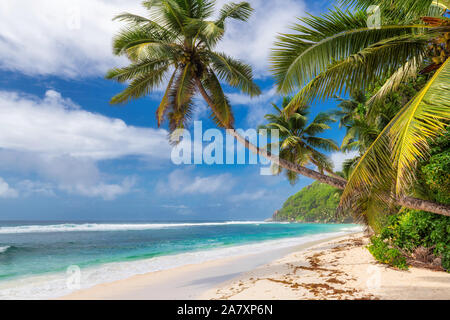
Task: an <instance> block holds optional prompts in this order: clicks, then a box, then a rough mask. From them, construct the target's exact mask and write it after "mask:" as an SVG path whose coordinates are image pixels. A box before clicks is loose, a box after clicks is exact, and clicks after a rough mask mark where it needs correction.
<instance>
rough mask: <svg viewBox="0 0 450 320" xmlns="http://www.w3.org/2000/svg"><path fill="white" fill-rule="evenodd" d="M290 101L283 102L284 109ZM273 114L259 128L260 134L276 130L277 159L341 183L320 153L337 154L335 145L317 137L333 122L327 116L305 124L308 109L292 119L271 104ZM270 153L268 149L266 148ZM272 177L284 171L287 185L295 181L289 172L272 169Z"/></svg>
mask: <svg viewBox="0 0 450 320" xmlns="http://www.w3.org/2000/svg"><path fill="white" fill-rule="evenodd" d="M289 101H290V99H289V98H285V99H284V101H283V107H284V106H286V105H287V104H288V103H289ZM272 105H273V107H274V109H275V112H276V113H275V114H267V115H265V117H264V118H265V119H266V120H267V121H268V124H266V125H261V126H259V130H260V131H261V130H266V131H265V132H270V131H271V130H278V132H279V141H277V142H275V144H277V146H279V156H280V158H282V159H284V160H287V161H289V162H292V163H296V164H299V165H301V166H306V165H308V164H312V165H314V166H315V167H316V168H317V169H318V170H319V172H321V173H323V172H327V173H328V174H330V175H331V176H334V177H336V178H338V179H341V177H340V176H338V175H336V174H335V173H334V172H333V164H332V162H331V160H330V159H329V158H328V157H327V156H326V155H325V154H324V153H322V152H321V151H319V149H322V150H324V151H338V150H339V147H338V146H337V144H336V143H335V142H334V141H333V140H331V139H327V138H322V137H319V136H318V135H319V134H320V133H323V132H324V131H325V130H327V129H330V126H329V124H330V123H332V122H336V120H335V119H334V118H333V117H332V116H331V114H329V113H319V114H318V115H317V116H316V117H315V118H314V119H313V121H311V122H310V123H308V113H309V111H308V109H309V108H308V107H303V108H301V109H300V110H298V111H296V112H294V113H293V114H291V115H287V114H286V113H284V112H283V111H282V108H279V107H278V106H277V105H275V104H272ZM268 149H270V148H268ZM273 169H274V173H275V174H277V175H279V174H281V173H282V172H283V171H285V173H286V176H287V178H288V180H289V182H290V183H291V184H292V185H294V184H295V183H296V182H297V180H298V174H297V173H296V172H293V171H290V170H283V168H282V167H280V166H274V167H273Z"/></svg>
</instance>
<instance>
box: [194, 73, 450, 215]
mask: <svg viewBox="0 0 450 320" xmlns="http://www.w3.org/2000/svg"><path fill="white" fill-rule="evenodd" d="M195 81H196V84H197V87H198V89H199V91H200V94H201V95H202V96H203V99H205V101H206V103H208V105H209V107H210V108H211V109H212V110H213V112H214V114H215V116H216V117H217V119H219V121H220V122H221V123H222V124H224V126H225V128H226V129H227V133H228V134H230V135H231V136H233V137H234V138H235V139H236V140H237V141H238V142H240V143H241V144H242V145H243V146H245V147H246V148H247V149H249V150H250V151H251V152H253V153H255V154H258V155H260V156H262V157H264V158H266V159H268V160H270V161H272V162H273V163H275V164H277V165H279V166H280V167H282V168H284V169H286V170H290V171H293V172H296V173H298V174H301V175H303V176H305V177H308V178H311V179H313V180H317V181H320V182H322V183H325V184H328V185H330V186H332V187H335V188H337V189H341V190H344V189H345V186H346V185H347V181H346V180H345V179H343V178H341V177H339V178H337V177H336V178H335V177H331V176H327V175H325V174H322V173H319V172H317V171H314V170H311V169H308V168H306V167H303V166H301V165H298V164H295V163H292V162H289V161H286V160H284V159H281V158H279V157H277V156H274V155H272V154H271V153H270V152H269V151H267V150H266V149H261V148H259V147H257V146H255V145H254V144H252V143H251V142H250V141H248V140H247V139H245V138H244V137H242V136H241V135H240V134H239V133H238V132H236V130H235V129H234V128H233V127H232V126H229V125H225V121H224V120H223V118H222V116H221V115H220V113H219V112H217V110H216V108H215V106H214V103H213V101H212V99H211V98H210V97H209V95H208V93H207V92H206V90H205V88H203V84H202V82H201V81H200V79H198V78H196V79H195ZM397 204H399V205H401V206H403V207H406V208H409V209H414V210H423V211H428V212H432V213H436V214H440V215H444V216H450V206H448V205H443V204H438V203H434V202H431V201H426V200H422V199H416V198H411V197H401V198H398V199H397Z"/></svg>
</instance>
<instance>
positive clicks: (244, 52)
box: [0, 0, 305, 77]
mask: <svg viewBox="0 0 450 320" xmlns="http://www.w3.org/2000/svg"><path fill="white" fill-rule="evenodd" d="M141 2H142V1H141V0H128V1H123V0H58V1H54V0H40V1H35V0H20V1H12V0H6V1H0V68H3V69H8V70H14V71H20V72H22V73H25V74H30V75H57V76H63V77H80V76H99V75H100V76H101V75H103V74H104V73H105V71H106V70H107V69H109V68H111V67H114V66H117V65H118V64H122V63H124V62H125V61H124V60H123V59H121V58H117V57H114V56H113V55H112V50H111V39H112V37H113V36H114V34H116V33H117V31H118V30H119V29H120V27H121V26H122V25H123V24H121V23H119V22H114V21H112V18H113V17H114V16H115V15H117V14H119V13H121V12H124V11H128V12H132V13H137V14H141V15H145V10H144V9H143V7H142V6H141ZM229 2H230V0H220V1H217V8H218V9H219V8H221V7H222V5H223V4H225V3H229ZM250 3H251V4H252V6H253V8H254V9H255V11H254V13H253V15H252V17H251V19H250V21H249V22H248V23H241V22H236V21H230V23H229V24H228V27H227V28H228V30H227V33H226V36H225V39H224V41H223V42H222V43H221V44H220V47H219V48H218V49H219V50H221V51H225V52H226V53H228V54H230V55H233V56H236V57H238V58H240V59H243V60H245V61H246V62H248V63H250V64H252V65H253V66H254V68H255V72H256V74H257V75H258V76H266V75H268V70H267V69H268V56H269V52H270V48H271V47H272V46H273V43H274V41H275V36H276V34H277V33H279V32H283V31H286V30H287V27H288V25H289V24H290V23H292V22H295V18H296V17H298V16H301V15H302V14H303V13H304V8H305V5H304V3H303V2H302V1H296V0H270V1H267V0H250Z"/></svg>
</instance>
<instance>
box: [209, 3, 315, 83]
mask: <svg viewBox="0 0 450 320" xmlns="http://www.w3.org/2000/svg"><path fill="white" fill-rule="evenodd" d="M229 2H230V1H228V0H220V1H217V6H218V7H219V8H220V7H221V6H222V5H223V4H225V3H229ZM249 2H250V4H251V5H252V7H253V9H254V12H253V15H252V17H251V18H250V20H249V21H248V22H247V23H243V22H236V21H231V20H230V23H229V24H228V26H227V30H226V34H225V38H224V40H223V41H222V42H221V43H220V44H219V50H221V51H224V52H226V53H227V54H230V55H231V56H235V57H238V58H240V59H242V60H244V61H245V62H247V63H250V64H251V65H252V66H253V67H254V71H255V74H256V75H257V76H258V77H262V76H267V75H269V71H268V69H269V55H270V49H271V48H272V47H273V45H274V42H275V41H276V36H277V34H279V33H282V32H287V31H288V30H289V26H290V25H291V24H292V23H294V22H296V20H297V19H296V18H297V17H300V16H302V15H304V13H305V8H306V7H305V4H304V2H303V1H297V0H270V1H269V0H249Z"/></svg>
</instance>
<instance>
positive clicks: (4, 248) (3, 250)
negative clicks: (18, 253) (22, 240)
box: [0, 246, 11, 253]
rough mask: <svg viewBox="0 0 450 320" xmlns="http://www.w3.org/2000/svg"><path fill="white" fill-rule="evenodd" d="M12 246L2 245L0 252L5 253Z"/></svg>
mask: <svg viewBox="0 0 450 320" xmlns="http://www.w3.org/2000/svg"><path fill="white" fill-rule="evenodd" d="M9 248H11V246H4V247H0V253H5V252H6V251H7V250H8V249H9Z"/></svg>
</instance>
